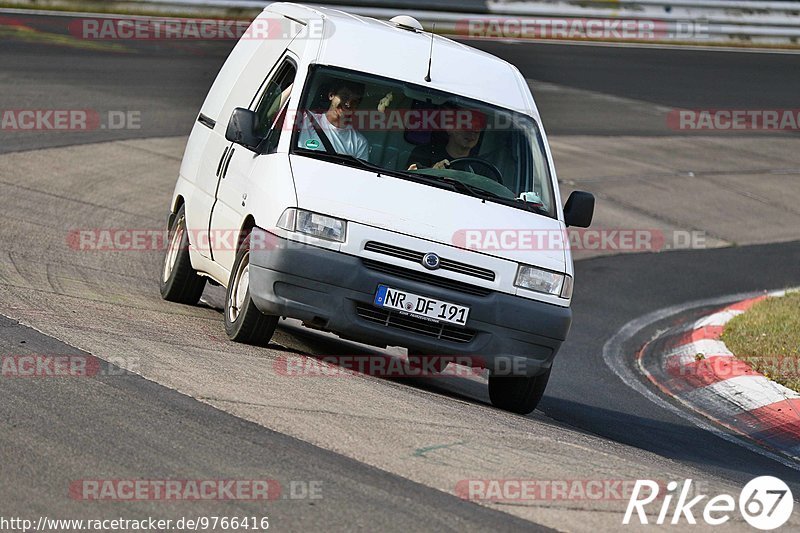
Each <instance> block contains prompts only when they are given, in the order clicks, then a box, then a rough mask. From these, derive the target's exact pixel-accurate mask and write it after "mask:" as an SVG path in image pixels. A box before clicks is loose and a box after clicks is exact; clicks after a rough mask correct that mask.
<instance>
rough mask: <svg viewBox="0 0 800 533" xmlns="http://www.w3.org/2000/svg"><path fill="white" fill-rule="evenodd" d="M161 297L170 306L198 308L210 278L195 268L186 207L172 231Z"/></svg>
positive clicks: (170, 232)
mask: <svg viewBox="0 0 800 533" xmlns="http://www.w3.org/2000/svg"><path fill="white" fill-rule="evenodd" d="M160 285H161V297H162V298H164V299H165V300H169V301H170V302H177V303H181V304H188V305H195V304H197V301H198V300H200V296H201V295H202V294H203V288H204V287H205V286H206V278H204V277H203V276H201V275H199V274H198V273H197V271H196V270H195V269H194V268H192V262H191V260H190V259H189V233H188V232H187V231H186V214H185V210H184V206H181V208H180V209H178V212H177V213H176V214H175V218H174V219H173V221H172V225H171V227H170V228H169V242H168V243H167V249H166V251H165V252H164V264H163V267H162V269H161V283H160Z"/></svg>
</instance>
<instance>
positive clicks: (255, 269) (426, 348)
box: [249, 228, 572, 376]
mask: <svg viewBox="0 0 800 533" xmlns="http://www.w3.org/2000/svg"><path fill="white" fill-rule="evenodd" d="M253 231H254V232H263V233H264V234H263V235H254V236H255V237H257V238H259V239H260V242H269V243H270V245H269V246H267V247H251V251H250V282H249V283H250V297H251V298H252V300H253V303H254V304H255V305H256V307H257V308H258V309H259V310H260V311H261V312H263V313H267V314H271V315H278V316H283V317H289V318H295V319H299V320H302V321H304V322H309V323H312V324H313V325H314V326H315V327H319V328H321V329H324V330H327V331H331V332H333V333H336V334H337V335H339V336H341V337H343V338H346V339H351V340H356V341H359V342H363V343H366V344H371V345H379V346H387V345H388V346H403V347H406V348H407V349H408V351H409V354H411V355H458V356H467V358H468V360H469V361H471V365H472V366H481V367H486V368H488V369H490V370H491V371H493V372H495V373H497V374H514V375H520V374H524V375H528V376H535V375H538V374H541V373H543V372H545V371H546V370H547V369H549V368H550V366H551V364H552V361H553V358H554V357H555V355H556V353H557V352H558V349H559V347H560V346H561V343H562V342H563V341H564V339H566V337H567V333H568V332H569V328H570V323H571V321H572V311H571V309H570V308H569V307H559V306H556V305H551V304H547V303H543V302H539V301H536V300H530V299H527V298H521V297H519V296H513V295H510V294H506V293H501V292H496V291H492V292H490V293H489V294H488V295H485V296H483V295H473V294H468V293H465V292H462V291H459V290H455V289H451V288H443V287H439V286H435V285H430V284H427V283H421V282H419V281H415V280H411V279H406V278H405V277H401V276H399V275H396V274H389V273H385V272H380V271H377V270H374V269H373V268H368V267H367V266H365V264H364V262H362V260H361V258H359V257H356V256H352V255H348V254H343V253H339V252H336V251H331V250H326V249H323V248H318V247H316V246H311V245H307V244H302V243H298V242H295V241H288V240H286V239H282V238H280V237H278V236H276V235H273V234H271V233H268V232H265V231H264V230H262V229H260V228H255V229H254V230H253ZM378 285H388V286H390V287H393V288H397V289H401V290H406V291H408V292H412V293H414V294H419V295H421V296H429V297H431V298H437V299H440V300H444V301H448V302H452V303H456V304H460V305H466V306H469V308H470V313H469V318H468V320H467V324H466V328H460V327H458V326H452V327H450V328H448V330H447V331H448V332H449V333H445V337H448V339H444V338H439V337H437V335H438V334H440V333H441V330H440V329H439V327H440V326H439V325H436V324H434V325H431V323H424V322H422V321H419V320H417V321H415V320H414V319H413V318H412V319H411V322H410V323H409V322H407V321H402V320H401V322H400V324H401V325H398V324H396V323H394V322H393V321H392V320H391V319H390V324H389V325H385V320H384V321H379V320H380V317H381V316H382V314H384V315H385V313H386V311H384V310H382V309H380V308H377V307H375V306H374V305H373V300H374V297H375V293H376V291H377V289H378ZM376 315H377V317H376ZM395 316H396V315H395ZM367 317H369V318H367ZM407 319H408V317H405V320H407ZM409 326H410V328H409ZM417 326H420V327H417ZM420 329H421V330H422V331H420ZM437 332H439V333H437ZM463 360H464V358H463V357H459V359H458V361H459V362H462V361H463Z"/></svg>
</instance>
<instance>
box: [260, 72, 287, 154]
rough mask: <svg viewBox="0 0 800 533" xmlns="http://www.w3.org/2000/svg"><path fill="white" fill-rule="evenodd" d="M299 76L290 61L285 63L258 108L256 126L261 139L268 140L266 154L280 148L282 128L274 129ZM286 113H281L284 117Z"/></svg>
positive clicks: (270, 83)
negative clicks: (296, 77) (296, 76)
mask: <svg viewBox="0 0 800 533" xmlns="http://www.w3.org/2000/svg"><path fill="white" fill-rule="evenodd" d="M296 74H297V69H296V68H295V66H294V65H293V64H292V63H290V62H289V61H284V63H283V64H282V65H281V66H280V67H279V68H278V71H277V72H276V73H275V75H274V76H273V77H272V79H271V80H270V81H269V83H267V87H266V88H265V89H264V94H262V96H261V99H260V100H259V102H258V106H257V107H256V110H255V111H256V116H257V117H258V122H257V124H256V133H257V134H258V135H259V136H260V137H264V138H266V142H265V144H264V146H265V149H264V150H263V152H264V153H270V152H273V151H275V148H276V147H277V146H278V139H280V134H281V129H282V128H281V127H280V125H278V127H276V128H273V127H272V126H273V125H274V124H276V119H277V118H279V117H278V114H279V113H280V112H281V110H284V108H285V106H286V102H287V101H288V100H289V93H291V92H292V87H293V85H294V78H295V75H296ZM284 115H285V113H281V116H282V117H283V116H284Z"/></svg>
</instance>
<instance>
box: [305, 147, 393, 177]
mask: <svg viewBox="0 0 800 533" xmlns="http://www.w3.org/2000/svg"><path fill="white" fill-rule="evenodd" d="M294 153H296V154H300V155H307V156H309V157H315V158H317V159H325V160H327V161H333V162H335V163H341V164H343V165H347V166H351V167H352V166H356V167H359V168H363V169H365V170H372V171H374V172H378V173H381V174H386V173H387V172H390V171H387V170H386V169H385V168H383V167H381V166H379V165H375V164H373V163H370V162H369V161H364V160H363V159H359V158H357V157H356V156H354V155H350V154H340V153H336V152H334V153H331V152H322V151H320V150H309V149H308V148H295V150H294Z"/></svg>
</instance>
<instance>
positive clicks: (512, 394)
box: [489, 369, 550, 415]
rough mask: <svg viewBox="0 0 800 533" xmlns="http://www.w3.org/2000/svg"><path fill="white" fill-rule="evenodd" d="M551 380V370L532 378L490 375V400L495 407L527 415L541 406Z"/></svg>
mask: <svg viewBox="0 0 800 533" xmlns="http://www.w3.org/2000/svg"><path fill="white" fill-rule="evenodd" d="M549 379H550V370H549V369H548V370H547V372H545V373H544V374H541V375H538V376H532V377H529V376H498V375H494V374H489V399H490V400H491V401H492V405H494V406H495V407H498V408H500V409H504V410H506V411H511V412H512V413H518V414H521V415H527V414H528V413H531V412H533V410H534V409H536V406H537V405H539V400H541V399H542V396H543V395H544V389H545V388H546V387H547V381H548V380H549Z"/></svg>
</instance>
